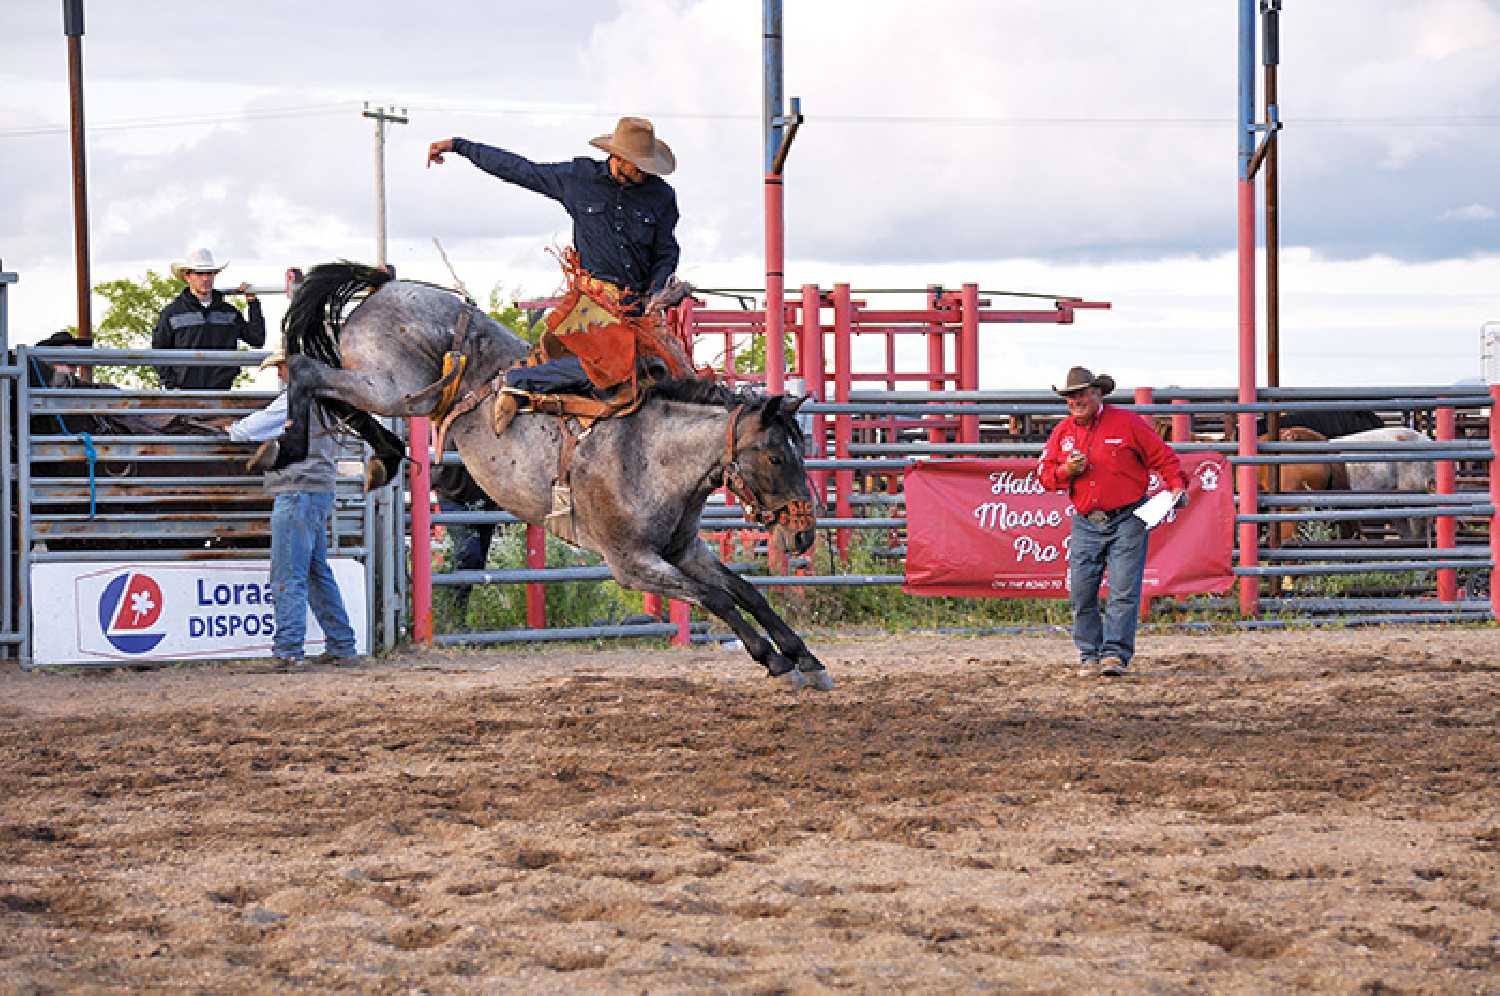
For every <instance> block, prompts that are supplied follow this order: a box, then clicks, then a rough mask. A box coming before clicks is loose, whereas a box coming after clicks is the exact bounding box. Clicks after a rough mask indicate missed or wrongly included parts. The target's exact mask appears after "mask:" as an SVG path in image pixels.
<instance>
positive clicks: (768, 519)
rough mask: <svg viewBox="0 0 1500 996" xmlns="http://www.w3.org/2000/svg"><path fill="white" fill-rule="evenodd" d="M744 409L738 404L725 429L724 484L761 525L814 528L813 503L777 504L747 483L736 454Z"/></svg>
mask: <svg viewBox="0 0 1500 996" xmlns="http://www.w3.org/2000/svg"><path fill="white" fill-rule="evenodd" d="M744 410H745V406H744V405H736V406H735V408H734V410H733V411H731V412H730V413H729V425H728V426H727V427H726V428H725V429H724V487H726V488H728V489H729V493H730V494H732V495H734V496H735V498H737V499H739V503H740V504H741V505H743V506H744V507H745V515H746V516H747V517H748V518H749V519H750V521H752V522H754V523H756V524H758V525H761V526H764V527H766V528H770V527H772V526H786V527H788V528H790V529H791V530H793V531H794V532H802V531H803V530H804V529H811V528H812V527H813V525H814V524H815V523H816V521H817V520H816V518H814V516H813V507H812V502H810V501H804V500H803V499H801V498H792V499H789V500H787V501H785V502H783V503H782V504H780V505H777V506H774V507H773V506H770V505H768V504H766V503H765V502H764V501H762V500H761V499H759V498H757V497H756V496H755V493H754V492H753V491H751V490H750V486H749V485H748V484H746V483H745V475H744V474H742V473H741V472H740V465H739V463H738V461H736V460H735V454H734V450H735V438H734V437H735V427H736V426H737V425H738V423H739V419H740V413H741V412H743V411H744Z"/></svg>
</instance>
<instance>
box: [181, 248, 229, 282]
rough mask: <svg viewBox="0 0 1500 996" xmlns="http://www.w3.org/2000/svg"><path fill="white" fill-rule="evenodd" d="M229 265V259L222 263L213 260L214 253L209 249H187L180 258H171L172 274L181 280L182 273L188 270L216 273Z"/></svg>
mask: <svg viewBox="0 0 1500 996" xmlns="http://www.w3.org/2000/svg"><path fill="white" fill-rule="evenodd" d="M228 265H229V261H228V260H225V261H224V262H222V263H215V262H214V254H213V252H212V250H209V249H189V250H188V251H187V256H185V257H184V258H182V259H174V260H172V276H174V277H176V278H177V279H178V280H182V279H184V278H183V274H184V273H187V272H189V271H190V270H205V271H207V272H209V273H218V272H219V271H220V270H222V269H224V267H226V266H228Z"/></svg>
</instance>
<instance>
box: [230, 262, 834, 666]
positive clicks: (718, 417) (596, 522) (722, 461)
mask: <svg viewBox="0 0 1500 996" xmlns="http://www.w3.org/2000/svg"><path fill="white" fill-rule="evenodd" d="M363 291H370V294H369V296H368V297H367V298H366V299H365V300H364V301H363V302H362V303H361V304H360V305H359V306H358V307H357V308H355V309H354V311H353V312H352V313H350V314H349V315H348V317H347V319H346V318H345V317H344V315H343V311H344V307H345V305H346V304H347V303H348V302H349V301H350V299H351V298H353V297H354V295H356V294H358V293H360V292H363ZM465 311H467V312H468V313H469V314H468V318H467V320H466V321H467V325H465V323H464V322H463V321H460V314H461V313H463V312H465ZM283 332H284V337H285V341H286V344H287V352H288V354H289V361H288V379H289V385H290V386H289V390H290V395H289V398H288V403H289V419H290V420H289V423H288V426H289V428H288V430H287V431H286V432H285V433H284V434H283V435H282V436H281V438H280V439H279V440H276V441H273V442H272V443H268V444H266V451H265V452H264V453H262V454H260V455H259V456H260V457H261V459H263V460H266V461H267V462H269V459H268V458H269V457H270V455H271V454H276V455H275V465H276V466H285V465H286V464H289V463H293V462H295V461H297V460H299V459H302V458H303V457H304V456H305V455H306V452H307V433H306V427H307V425H308V417H309V415H310V414H311V411H310V405H311V403H312V401H313V399H314V398H316V399H318V400H319V401H321V402H322V403H323V404H324V405H325V406H327V407H329V408H330V409H331V410H333V411H334V412H336V413H339V414H341V415H344V416H345V417H346V423H347V424H348V425H349V426H350V427H351V428H353V429H354V430H355V431H357V432H359V433H360V435H362V436H363V437H364V438H365V439H366V440H367V441H368V442H370V444H371V445H372V446H374V447H375V451H376V456H377V457H378V458H379V459H380V461H381V465H382V467H383V468H384V471H383V473H384V474H385V476H388V477H393V476H394V473H395V470H396V469H397V468H398V467H399V465H400V460H401V456H402V454H403V448H402V446H401V443H400V440H399V439H398V438H396V437H395V436H394V434H392V433H391V432H390V431H389V430H386V429H385V428H384V427H382V426H380V424H379V423H378V422H376V421H375V420H374V419H373V418H371V417H370V416H371V415H386V416H412V415H429V414H432V413H433V412H434V411H435V410H436V409H437V404H438V398H439V396H440V395H441V394H443V393H448V394H449V396H450V397H465V396H468V395H469V394H470V392H474V391H476V390H479V389H482V388H484V386H485V385H487V384H489V383H491V382H492V381H493V380H494V379H495V378H496V376H497V375H499V374H500V373H501V372H502V371H503V370H505V369H506V368H507V367H509V366H510V365H511V364H512V363H514V362H515V361H516V360H518V359H520V358H521V357H522V356H524V355H525V353H526V351H527V349H528V346H527V344H526V343H525V342H524V341H522V340H521V339H519V338H517V337H516V336H514V335H512V334H511V333H510V332H509V331H507V330H506V329H505V328H503V327H502V326H501V325H499V324H498V323H497V322H495V321H493V320H492V319H491V318H489V316H487V315H485V314H484V313H483V312H482V311H479V310H478V309H476V308H474V306H473V305H471V304H468V303H466V302H465V301H463V300H461V299H460V298H458V297H457V296H455V295H454V294H452V293H451V292H449V291H446V290H443V289H441V288H437V287H432V286H430V285H427V284H421V283H414V282H409V281H400V280H393V279H392V278H391V277H390V276H389V275H388V274H386V273H384V272H383V271H380V270H376V269H373V268H370V267H366V266H360V265H358V264H354V263H333V264H327V265H324V266H319V267H317V268H315V269H314V270H312V272H310V273H309V274H308V276H307V279H306V281H305V282H304V283H303V284H302V286H301V288H300V289H299V290H298V292H297V294H296V296H295V297H294V298H293V300H292V303H291V307H290V309H289V310H288V312H287V315H286V319H285V322H284V325H283ZM445 354H448V356H449V357H450V362H449V363H447V364H445V363H444V357H445ZM455 354H456V355H461V356H463V357H465V360H464V361H462V362H459V361H457V360H456V358H455ZM455 375H456V376H455ZM445 389H446V391H445ZM803 400H805V399H800V398H797V399H788V398H784V397H782V396H780V395H775V396H771V397H765V396H752V395H749V394H744V393H733V392H731V391H729V390H728V389H727V388H725V387H723V386H722V385H717V384H713V383H711V382H708V381H696V380H686V381H671V382H666V383H663V384H658V385H657V386H656V387H655V388H654V389H653V394H652V396H651V397H650V398H649V400H647V401H646V403H645V404H644V405H642V407H641V408H640V409H639V410H637V411H636V412H634V413H633V414H630V415H627V416H624V417H619V418H609V419H603V420H601V421H599V422H596V423H595V424H594V425H593V427H592V428H591V429H589V430H587V431H585V432H583V433H582V434H581V435H580V436H579V438H578V441H577V446H576V449H575V451H574V453H573V456H572V461H571V472H570V481H571V486H572V495H573V508H574V530H575V537H576V541H577V543H578V544H579V545H581V546H585V547H587V548H589V549H592V550H594V551H596V552H597V553H599V554H601V555H602V556H603V557H604V560H605V562H606V563H607V564H608V565H609V568H610V571H611V572H612V573H613V575H614V577H615V580H616V581H618V582H619V583H620V584H622V585H624V586H626V587H629V588H637V589H641V590H646V591H654V592H659V593H661V594H663V595H667V596H669V597H673V598H680V599H684V600H686V601H689V602H692V603H694V604H696V605H699V606H701V607H703V608H704V609H706V610H708V611H709V612H712V613H713V614H714V615H716V616H718V617H719V618H720V619H722V620H724V622H726V623H727V624H728V625H729V627H730V628H731V629H733V630H734V632H735V635H736V636H738V637H739V638H740V641H741V642H742V643H743V645H744V647H745V649H746V650H747V651H748V652H749V654H750V656H751V657H753V658H754V659H755V660H756V661H758V662H759V663H760V664H762V665H764V666H765V668H766V670H767V671H768V672H769V673H770V674H771V675H773V676H779V677H783V678H784V679H785V680H787V681H788V682H789V683H790V684H791V685H793V686H794V687H797V688H801V687H804V686H810V687H812V688H815V689H818V690H823V691H826V690H828V689H831V688H832V687H833V679H832V678H831V677H830V676H829V674H828V671H827V669H826V668H824V666H823V664H822V662H821V661H819V660H818V659H817V658H816V657H814V656H813V655H812V653H811V652H810V651H809V650H808V649H807V647H806V645H805V644H804V643H803V642H802V639H801V637H799V636H798V635H797V634H796V633H795V632H793V631H792V629H791V627H789V626H788V625H787V624H786V623H785V622H784V621H783V620H782V619H781V617H780V616H778V615H777V614H776V612H775V611H774V610H773V609H772V608H771V606H770V604H769V603H767V602H766V600H765V598H763V597H762V596H761V594H760V593H759V592H758V591H756V590H755V588H754V587H753V586H751V585H750V584H749V582H747V581H745V580H744V579H742V578H740V577H739V576H737V575H736V574H734V573H733V572H731V571H730V570H729V569H728V568H726V567H725V566H724V565H723V564H722V563H720V562H719V560H718V558H716V557H715V556H714V555H713V554H712V553H711V552H710V551H709V548H708V546H707V545H706V544H704V543H703V542H702V541H701V540H700V539H699V538H698V528H699V518H700V516H701V515H702V512H703V506H704V503H705V502H706V501H707V500H708V496H709V495H710V494H712V493H713V491H714V490H715V489H716V488H717V487H718V486H719V484H720V483H721V482H728V483H730V484H731V486H735V487H736V488H737V490H738V492H739V493H740V494H741V495H742V500H744V501H745V504H746V505H747V508H748V510H749V511H750V512H751V514H752V515H753V516H754V517H756V518H757V519H758V521H760V522H761V523H762V524H763V525H766V526H768V527H769V528H770V530H771V532H772V534H773V536H774V538H775V539H776V540H778V541H779V542H780V543H781V545H782V546H783V547H784V548H786V549H788V550H790V551H794V552H797V553H801V552H804V551H806V550H807V549H808V548H809V547H811V546H812V542H813V538H814V528H813V521H812V515H811V510H812V502H811V494H810V492H809V490H808V486H807V477H806V472H805V470H804V467H803V461H802V442H803V439H802V433H801V430H800V429H799V428H798V425H797V421H796V418H795V415H796V410H797V407H798V406H799V405H800V404H801V403H802V401H803ZM464 407H465V406H464V403H463V402H460V403H459V406H458V408H456V409H455V411H462V412H463V414H461V415H459V416H458V417H456V418H454V419H453V421H452V424H451V428H450V433H449V434H450V436H451V438H452V439H453V441H454V443H455V444H456V446H457V448H458V453H459V456H460V457H461V458H462V460H463V462H464V465H465V466H466V467H467V468H468V469H469V472H470V473H471V474H473V476H474V479H475V480H476V481H477V482H478V483H479V486H480V487H482V488H483V489H484V490H485V491H486V492H487V493H488V494H489V495H490V497H492V498H494V499H495V501H496V503H497V504H499V505H500V506H501V507H502V508H504V509H506V510H507V511H509V512H511V513H512V514H513V515H515V516H516V517H517V518H519V519H522V520H523V521H525V522H529V523H541V522H543V521H544V520H545V519H546V517H547V515H548V513H549V512H550V511H552V509H553V492H552V486H553V481H554V478H555V477H556V476H557V474H558V467H559V456H560V454H561V451H562V448H563V442H564V433H565V429H564V427H563V425H562V421H561V420H560V419H559V418H556V417H554V416H551V415H541V414H534V413H525V412H523V413H522V414H520V415H519V416H517V417H516V419H515V421H514V422H513V423H512V424H511V425H510V427H509V428H508V429H507V430H506V431H505V432H504V433H503V434H502V435H501V436H499V437H496V435H495V433H494V431H493V429H492V427H491V424H490V418H489V413H490V405H489V404H481V405H477V406H475V407H473V408H471V409H470V410H467V411H464ZM420 498H421V500H426V497H425V496H420ZM742 610H743V611H745V612H748V613H749V614H750V615H751V616H752V617H753V618H754V619H755V622H757V623H759V624H760V626H761V627H763V628H764V630H765V635H764V636H763V635H762V634H761V632H760V631H759V630H758V629H757V628H756V627H755V626H754V625H753V624H751V623H750V622H748V621H747V620H746V619H745V618H744V616H743V615H742V614H741V611H742ZM767 637H769V639H767Z"/></svg>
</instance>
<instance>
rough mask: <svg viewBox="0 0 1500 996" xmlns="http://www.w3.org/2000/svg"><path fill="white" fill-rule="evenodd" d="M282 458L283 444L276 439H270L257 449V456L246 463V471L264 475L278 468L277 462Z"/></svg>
mask: <svg viewBox="0 0 1500 996" xmlns="http://www.w3.org/2000/svg"><path fill="white" fill-rule="evenodd" d="M280 456H281V443H279V442H277V441H276V440H274V439H268V440H266V441H265V442H264V443H261V444H260V446H259V447H257V448H256V450H255V454H254V455H253V456H251V457H250V459H249V460H247V461H245V469H246V470H253V471H255V472H256V473H258V474H264V473H265V472H266V471H268V470H271V469H273V468H274V467H275V466H276V460H277V458H278V457H280Z"/></svg>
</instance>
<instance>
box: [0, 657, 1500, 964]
mask: <svg viewBox="0 0 1500 996" xmlns="http://www.w3.org/2000/svg"><path fill="white" fill-rule="evenodd" d="M816 649H817V650H818V651H819V652H820V653H821V654H822V656H823V658H824V660H825V661H827V663H828V664H829V666H830V667H831V668H832V669H833V672H834V674H835V676H836V677H837V678H838V680H839V682H840V684H839V687H838V689H837V690H835V691H834V692H831V693H828V694H825V695H819V694H817V693H814V692H802V693H800V694H794V693H790V692H788V691H786V690H784V689H783V688H782V686H781V685H780V684H779V683H772V682H770V681H767V680H766V679H765V678H763V677H759V676H757V669H756V668H755V666H754V665H753V664H751V663H750V662H749V661H748V659H747V658H744V657H743V656H742V655H740V654H738V653H733V652H730V651H727V650H718V649H707V650H705V649H698V650H680V651H670V650H661V649H655V648H646V649H641V648H635V649H606V650H595V649H578V648H570V649H556V648H554V649H545V650H526V651H505V652H488V651H487V652H483V653H478V652H448V651H438V652H432V653H422V654H407V655H405V656H402V657H398V658H395V659H392V660H388V661H381V662H377V663H374V664H372V665H371V666H369V667H368V668H365V669H361V670H353V671H338V672H334V671H328V672H317V673H312V674H306V675H277V674H268V673H260V672H259V671H258V670H257V669H256V668H254V667H251V666H250V665H233V666H229V665H225V666H217V667H194V668H169V669H163V670H156V671H142V672H130V671H124V672H117V673H107V674H95V673H82V674H80V673H77V672H72V673H49V674H32V675H25V674H21V673H19V672H16V671H15V670H14V669H13V666H12V669H11V670H10V671H8V672H6V673H4V674H0V800H3V801H0V991H4V992H12V993H41V992H50V991H103V990H113V989H118V988H133V989H148V990H157V989H174V990H175V989H192V990H212V991H239V992H250V991H254V992H274V991H282V992H289V991H293V990H331V989H350V990H358V991H361V992H369V993H379V992H403V993H405V992H495V991H526V992H576V991H630V992H643V991H650V992H689V991H692V992H698V991H705V990H726V991H751V992H782V991H789V992H815V991H823V990H838V989H850V990H854V991H896V990H901V991H905V990H920V991H958V992H968V991H979V990H989V989H1004V990H1014V989H1020V990H1028V991H1056V992H1063V991H1069V992H1076V991H1085V990H1089V991H1103V990H1109V991H1149V992H1161V993H1171V992H1179V991H1216V992H1224V991H1228V992H1252V991H1253V992H1265V991H1272V990H1286V989H1298V988H1301V989H1312V990H1334V991H1340V992H1369V993H1376V992H1379V993H1392V992H1410V991H1425V992H1432V991H1442V992H1500V741H1497V733H1500V714H1497V704H1500V631H1496V630H1494V629H1453V630H1437V629H1410V630H1380V631H1371V630H1350V631H1319V632H1301V633H1255V634H1235V635H1201V636H1184V635H1158V634H1146V635H1144V636H1143V638H1142V656H1141V657H1140V658H1138V659H1137V664H1138V666H1139V672H1138V673H1137V674H1135V675H1133V676H1131V677H1129V678H1127V679H1122V680H1108V679H1100V678H1097V677H1096V678H1080V677H1078V676H1077V675H1075V674H1074V673H1073V670H1072V668H1071V666H1069V665H1070V664H1071V659H1072V652H1071V647H1070V645H1069V644H1068V642H1067V641H1066V639H1065V638H1064V637H1062V636H1047V637H1027V638H1020V637H995V638H985V639H961V638H952V637H937V636H921V635H919V636H903V637H900V638H878V639H852V638H850V639H824V640H819V641H816Z"/></svg>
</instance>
